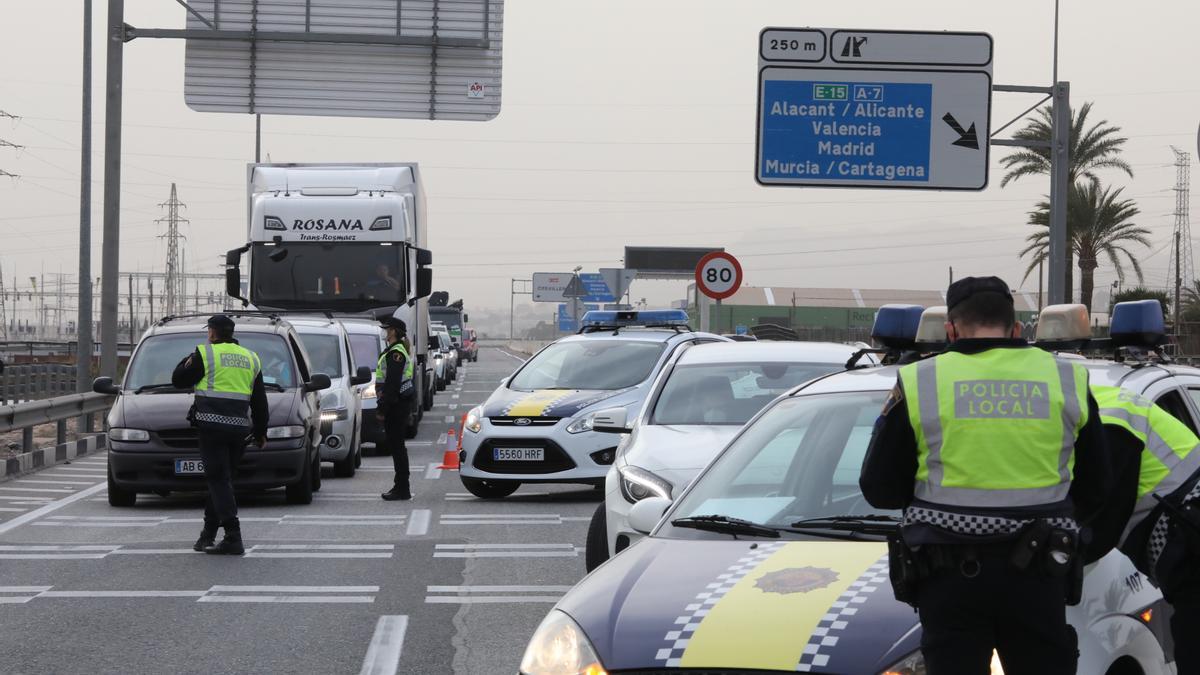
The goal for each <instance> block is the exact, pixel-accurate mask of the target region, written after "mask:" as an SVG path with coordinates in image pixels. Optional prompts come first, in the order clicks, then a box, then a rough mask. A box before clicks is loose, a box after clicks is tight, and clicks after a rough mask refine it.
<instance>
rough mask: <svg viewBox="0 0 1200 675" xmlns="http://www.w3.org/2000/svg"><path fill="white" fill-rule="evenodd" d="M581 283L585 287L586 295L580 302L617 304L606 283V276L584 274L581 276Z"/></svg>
mask: <svg viewBox="0 0 1200 675" xmlns="http://www.w3.org/2000/svg"><path fill="white" fill-rule="evenodd" d="M579 283H580V284H582V285H583V290H584V293H586V295H584V296H583V297H582V298H580V300H582V301H584V302H615V301H616V297H614V296H613V293H612V291H611V290H609V288H608V283H607V282H605V281H604V276H603V275H601V274H596V273H584V274H580V275H579Z"/></svg>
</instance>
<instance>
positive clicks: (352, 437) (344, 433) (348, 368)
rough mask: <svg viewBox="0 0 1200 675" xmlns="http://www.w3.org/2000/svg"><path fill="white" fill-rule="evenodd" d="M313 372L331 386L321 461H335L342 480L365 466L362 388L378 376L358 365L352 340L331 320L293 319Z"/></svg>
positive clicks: (324, 405) (324, 406)
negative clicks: (321, 375)
mask: <svg viewBox="0 0 1200 675" xmlns="http://www.w3.org/2000/svg"><path fill="white" fill-rule="evenodd" d="M289 322H290V323H291V324H292V326H294V327H295V329H296V334H297V335H299V336H300V341H301V342H303V343H304V351H305V352H307V353H308V357H309V360H310V361H311V363H312V368H313V369H314V371H317V372H322V373H326V374H328V375H329V380H330V382H332V386H330V387H329V389H327V390H325V392H323V393H322V394H321V436H322V438H321V449H320V452H321V461H323V462H333V473H334V475H335V476H338V477H340V478H349V477H350V476H353V475H354V472H355V469H357V468H358V466H359V464H361V463H362V393H361V392H360V391H359V388H358V387H359V385H363V384H366V383H368V382H370V381H372V380H373V379H374V377H375V375H374V373H373V372H372V371H371V368H370V367H368V366H365V365H364V366H358V367H356V366H355V363H354V356H353V353H352V352H351V350H350V338H349V336H348V335H347V334H346V329H345V328H344V327H342V324H340V323H338V322H337V321H334V320H332V319H315V318H304V319H299V318H298V319H290V320H289Z"/></svg>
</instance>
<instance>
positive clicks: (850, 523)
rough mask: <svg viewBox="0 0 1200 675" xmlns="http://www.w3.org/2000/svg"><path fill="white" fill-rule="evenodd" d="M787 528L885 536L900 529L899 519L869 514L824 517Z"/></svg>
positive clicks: (800, 521)
mask: <svg viewBox="0 0 1200 675" xmlns="http://www.w3.org/2000/svg"><path fill="white" fill-rule="evenodd" d="M788 527H789V528H794V529H821V530H839V531H845V532H862V533H865V534H882V535H887V534H891V533H893V532H895V531H896V529H897V528H899V527H900V518H899V517H897V516H889V515H885V514H881V513H871V514H866V515H861V516H825V517H823V518H805V519H803V520H797V521H796V522H794V523H792V524H791V525H789V526H788Z"/></svg>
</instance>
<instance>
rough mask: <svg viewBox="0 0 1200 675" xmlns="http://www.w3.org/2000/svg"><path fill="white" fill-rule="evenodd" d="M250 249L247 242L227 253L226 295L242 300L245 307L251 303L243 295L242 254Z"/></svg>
mask: <svg viewBox="0 0 1200 675" xmlns="http://www.w3.org/2000/svg"><path fill="white" fill-rule="evenodd" d="M248 250H250V245H249V244H246V245H245V246H243V247H241V248H235V249H233V250H232V251H228V252H226V253H225V295H228V296H229V297H231V298H234V299H236V300H241V301H242V306H243V307H245V306H246V305H249V304H250V301H249V300H247V299H246V298H243V297H242V269H241V264H242V254H243V253H245V252H246V251H248Z"/></svg>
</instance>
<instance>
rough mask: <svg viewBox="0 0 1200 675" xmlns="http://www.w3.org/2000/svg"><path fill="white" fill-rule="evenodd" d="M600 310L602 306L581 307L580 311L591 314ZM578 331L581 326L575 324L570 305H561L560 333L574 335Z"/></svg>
mask: <svg viewBox="0 0 1200 675" xmlns="http://www.w3.org/2000/svg"><path fill="white" fill-rule="evenodd" d="M581 276H582V275H581ZM598 309H600V305H581V306H580V310H579V311H580V312H591V311H595V310H598ZM578 330H579V324H578V323H576V322H575V317H573V316H571V305H570V303H562V304H560V305H559V306H558V331H559V332H560V333H574V332H576V331H578Z"/></svg>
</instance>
